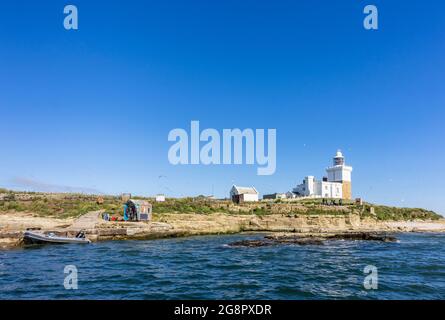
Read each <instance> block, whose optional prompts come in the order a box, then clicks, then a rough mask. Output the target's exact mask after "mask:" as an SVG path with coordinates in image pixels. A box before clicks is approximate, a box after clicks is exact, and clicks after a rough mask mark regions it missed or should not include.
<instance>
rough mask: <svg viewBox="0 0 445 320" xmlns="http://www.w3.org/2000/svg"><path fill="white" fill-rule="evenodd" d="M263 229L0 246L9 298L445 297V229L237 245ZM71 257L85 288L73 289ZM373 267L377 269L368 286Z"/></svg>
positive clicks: (0, 284)
mask: <svg viewBox="0 0 445 320" xmlns="http://www.w3.org/2000/svg"><path fill="white" fill-rule="evenodd" d="M263 236H264V235H261V234H240V235H224V236H202V237H190V238H177V239H163V240H150V241H108V242H99V243H94V244H91V245H52V246H39V247H32V248H20V249H14V250H6V251H0V299H445V234H397V235H396V236H397V237H398V239H399V240H400V241H399V242H396V243H384V242H374V241H337V240H336V241H331V242H327V243H326V244H325V245H305V246H300V245H277V246H270V247H257V248H248V247H230V246H229V244H230V243H232V242H234V241H239V240H245V239H259V238H262V237H263ZM67 266H74V267H75V270H76V274H75V276H76V286H77V290H76V289H74V290H69V289H66V288H65V286H64V283H65V282H66V277H68V276H73V274H67V273H65V272H64V271H66V267H67ZM366 266H375V267H376V269H375V270H377V278H376V279H375V280H377V281H378V282H377V284H378V286H377V289H371V290H367V289H366V288H365V286H364V282H365V279H366V277H367V276H368V274H366V273H364V269H365V268H366Z"/></svg>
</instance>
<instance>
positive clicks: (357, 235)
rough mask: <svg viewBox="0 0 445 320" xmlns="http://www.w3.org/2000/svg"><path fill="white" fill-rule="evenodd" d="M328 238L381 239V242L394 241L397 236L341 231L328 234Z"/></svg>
mask: <svg viewBox="0 0 445 320" xmlns="http://www.w3.org/2000/svg"><path fill="white" fill-rule="evenodd" d="M326 239H328V240H367V241H382V242H396V241H397V238H395V237H393V236H389V235H386V234H382V233H372V232H351V233H341V234H334V235H330V236H328V237H327V238H326Z"/></svg>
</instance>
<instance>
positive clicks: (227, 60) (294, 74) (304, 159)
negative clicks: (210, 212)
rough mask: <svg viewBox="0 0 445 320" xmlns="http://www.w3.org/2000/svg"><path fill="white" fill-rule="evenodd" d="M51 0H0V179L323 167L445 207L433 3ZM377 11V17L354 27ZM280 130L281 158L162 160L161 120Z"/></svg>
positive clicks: (39, 185)
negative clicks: (266, 165) (337, 164)
mask: <svg viewBox="0 0 445 320" xmlns="http://www.w3.org/2000/svg"><path fill="white" fill-rule="evenodd" d="M71 3H73V4H75V5H77V6H78V9H79V30H77V31H66V30H65V29H64V28H63V23H62V22H63V17H64V16H63V7H64V5H65V4H66V3H64V2H63V1H39V2H36V1H33V2H31V1H8V3H6V1H5V2H2V4H1V6H0V119H1V126H0V137H1V140H0V150H1V157H0V185H1V186H3V187H8V188H19V189H59V190H68V189H69V188H68V187H75V188H74V189H70V190H87V191H88V190H90V191H94V190H99V191H101V192H103V193H120V192H132V193H135V194H141V195H152V194H156V193H166V194H167V195H170V196H183V195H197V194H210V193H211V192H212V188H213V189H214V192H215V194H216V195H217V196H219V197H223V196H227V194H228V191H229V188H230V186H231V184H232V183H236V184H239V185H255V186H256V187H257V189H259V190H260V191H261V192H262V193H269V192H274V191H279V192H281V191H287V190H290V189H291V188H292V187H294V186H295V185H296V184H297V183H298V182H300V180H301V179H302V178H303V177H304V176H305V175H315V176H316V177H319V178H320V177H322V176H323V174H324V169H325V168H326V167H327V166H328V165H330V164H331V161H332V160H331V158H332V156H333V155H334V153H335V151H336V149H337V148H340V149H342V150H343V151H344V153H345V156H346V161H347V163H348V164H350V165H352V166H353V167H354V172H353V193H354V196H356V197H359V196H361V197H363V198H364V199H365V200H368V201H375V202H379V203H385V204H390V205H396V206H416V207H425V208H429V209H434V210H437V211H438V212H440V213H442V214H445V201H444V195H445V187H444V186H445V184H444V181H445V170H444V163H445V148H444V137H445V126H444V121H445V117H444V115H445V111H444V110H445V109H444V108H445V90H444V84H445V59H444V57H445V41H444V40H445V19H444V12H445V3H444V2H443V1H432V0H423V1H420V0H415V1H357V0H343V1H317V0H315V1H314V0H311V1H309V0H305V1H280V0H278V1H277V0H274V1H257V0H255V1H254V0H244V1H239V0H225V1H208V0H200V1H179V0H175V1H172V0H167V1H132V0H128V1H83V0H82V1H81V0H75V1H72V2H71ZM367 4H375V5H377V6H378V9H379V30H378V31H366V30H365V29H364V28H363V27H362V21H363V18H364V15H363V13H362V11H363V8H364V7H365V5H367ZM191 120H199V121H200V122H201V127H210V128H216V129H218V130H222V129H223V128H276V129H277V149H278V151H277V171H276V173H275V175H273V176H257V175H256V167H254V166H247V165H243V166H207V167H205V166H176V167H174V166H172V165H170V164H169V162H168V159H167V151H168V149H169V147H170V146H171V143H169V142H168V141H167V135H168V132H169V131H170V130H171V129H173V128H188V126H189V125H190V121H191Z"/></svg>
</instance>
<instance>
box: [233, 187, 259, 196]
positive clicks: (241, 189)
mask: <svg viewBox="0 0 445 320" xmlns="http://www.w3.org/2000/svg"><path fill="white" fill-rule="evenodd" d="M233 188H234V189H235V191H236V193H237V194H258V191H257V190H256V189H255V188H254V187H239V186H233Z"/></svg>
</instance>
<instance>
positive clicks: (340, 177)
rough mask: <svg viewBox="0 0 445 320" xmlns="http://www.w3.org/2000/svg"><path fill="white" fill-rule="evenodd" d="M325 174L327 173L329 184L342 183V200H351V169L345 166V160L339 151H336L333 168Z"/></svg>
mask: <svg viewBox="0 0 445 320" xmlns="http://www.w3.org/2000/svg"><path fill="white" fill-rule="evenodd" d="M326 172H327V173H328V181H329V182H340V183H342V194H343V199H352V186H351V173H352V167H350V166H347V165H345V158H344V157H343V154H342V152H341V151H340V150H337V153H336V155H335V157H334V163H333V166H332V167H329V168H327V169H326Z"/></svg>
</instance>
